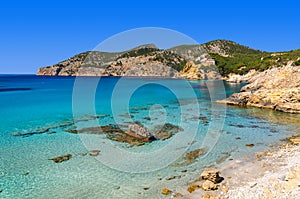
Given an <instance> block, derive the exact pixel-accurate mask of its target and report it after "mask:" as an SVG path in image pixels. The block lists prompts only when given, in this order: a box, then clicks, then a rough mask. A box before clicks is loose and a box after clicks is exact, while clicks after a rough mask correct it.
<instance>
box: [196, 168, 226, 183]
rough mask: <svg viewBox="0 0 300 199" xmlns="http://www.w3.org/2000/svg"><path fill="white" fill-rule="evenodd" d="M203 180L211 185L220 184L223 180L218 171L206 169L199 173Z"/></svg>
mask: <svg viewBox="0 0 300 199" xmlns="http://www.w3.org/2000/svg"><path fill="white" fill-rule="evenodd" d="M200 176H201V178H202V179H203V180H209V181H211V182H212V183H220V182H221V181H222V180H223V178H222V177H220V171H219V170H218V169H216V168H207V169H205V170H204V171H203V172H202V173H201V175H200Z"/></svg>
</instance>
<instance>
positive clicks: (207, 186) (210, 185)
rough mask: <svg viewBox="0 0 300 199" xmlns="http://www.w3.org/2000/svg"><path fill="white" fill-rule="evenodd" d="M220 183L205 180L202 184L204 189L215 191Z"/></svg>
mask: <svg viewBox="0 0 300 199" xmlns="http://www.w3.org/2000/svg"><path fill="white" fill-rule="evenodd" d="M218 186H219V185H218V184H215V183H213V182H212V181H210V180H205V181H204V183H203V184H202V189H203V190H204V191H213V190H217V189H218Z"/></svg>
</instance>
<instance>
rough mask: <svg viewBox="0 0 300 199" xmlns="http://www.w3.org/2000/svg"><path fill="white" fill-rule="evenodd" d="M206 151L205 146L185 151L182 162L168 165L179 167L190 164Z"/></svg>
mask: <svg viewBox="0 0 300 199" xmlns="http://www.w3.org/2000/svg"><path fill="white" fill-rule="evenodd" d="M206 152H207V149H206V148H200V149H196V150H193V151H190V152H187V153H186V154H184V156H183V158H184V161H183V162H180V163H175V164H171V165H170V166H175V167H181V166H187V165H190V164H192V163H194V162H195V161H196V159H197V158H198V157H199V156H201V155H204V154H206Z"/></svg>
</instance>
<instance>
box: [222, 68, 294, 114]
mask: <svg viewBox="0 0 300 199" xmlns="http://www.w3.org/2000/svg"><path fill="white" fill-rule="evenodd" d="M248 82H249V84H247V85H246V86H244V87H242V89H241V92H240V93H235V94H233V95H231V96H230V97H229V98H227V99H225V100H222V101H219V102H220V103H226V104H229V105H240V106H251V107H258V108H267V109H273V110H277V111H282V112H288V113H300V66H293V65H292V62H290V63H289V64H288V65H286V66H284V67H280V68H279V67H276V68H272V69H268V70H266V71H264V72H261V73H258V74H256V75H254V76H252V77H251V78H249V79H248Z"/></svg>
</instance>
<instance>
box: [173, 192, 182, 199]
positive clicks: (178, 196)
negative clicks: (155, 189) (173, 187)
mask: <svg viewBox="0 0 300 199" xmlns="http://www.w3.org/2000/svg"><path fill="white" fill-rule="evenodd" d="M173 197H174V198H180V197H183V195H182V194H181V193H179V192H176V193H175V194H174V195H173Z"/></svg>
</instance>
